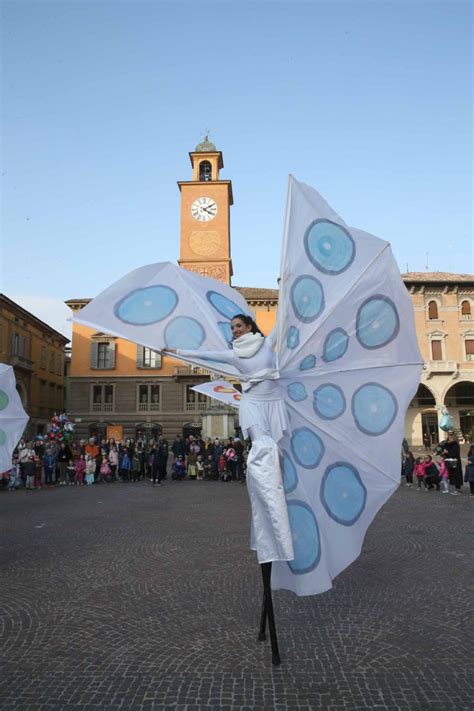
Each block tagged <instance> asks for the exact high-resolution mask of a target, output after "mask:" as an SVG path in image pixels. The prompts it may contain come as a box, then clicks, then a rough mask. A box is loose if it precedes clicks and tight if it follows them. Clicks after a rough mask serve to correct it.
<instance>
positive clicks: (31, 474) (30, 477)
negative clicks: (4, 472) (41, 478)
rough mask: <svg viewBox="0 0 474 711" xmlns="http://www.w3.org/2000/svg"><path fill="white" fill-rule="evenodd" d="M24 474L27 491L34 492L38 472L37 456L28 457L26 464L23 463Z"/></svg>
mask: <svg viewBox="0 0 474 711" xmlns="http://www.w3.org/2000/svg"><path fill="white" fill-rule="evenodd" d="M23 472H24V475H25V489H26V490H27V491H29V490H30V489H31V490H32V491H33V489H34V486H35V472H36V463H35V455H34V454H33V453H32V454H31V455H30V456H29V457H28V459H27V460H26V461H25V462H23Z"/></svg>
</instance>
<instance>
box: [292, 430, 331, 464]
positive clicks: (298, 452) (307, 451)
mask: <svg viewBox="0 0 474 711" xmlns="http://www.w3.org/2000/svg"><path fill="white" fill-rule="evenodd" d="M291 451H292V453H293V456H294V458H295V459H296V461H297V462H298V464H299V465H300V466H302V467H304V469H313V468H314V467H317V466H318V464H319V462H320V461H321V459H322V458H323V456H324V444H323V441H322V439H321V438H320V437H318V435H317V434H316V433H315V432H313V431H312V430H310V429H308V427H300V428H299V429H297V430H294V432H293V434H292V436H291Z"/></svg>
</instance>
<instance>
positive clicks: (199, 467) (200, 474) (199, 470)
mask: <svg viewBox="0 0 474 711" xmlns="http://www.w3.org/2000/svg"><path fill="white" fill-rule="evenodd" d="M196 474H197V477H196V478H197V480H198V481H202V480H203V479H204V462H203V461H202V454H198V458H197V462H196Z"/></svg>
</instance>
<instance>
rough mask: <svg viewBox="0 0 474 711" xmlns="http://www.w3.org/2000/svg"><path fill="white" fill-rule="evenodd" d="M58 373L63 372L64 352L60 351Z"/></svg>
mask: <svg viewBox="0 0 474 711" xmlns="http://www.w3.org/2000/svg"><path fill="white" fill-rule="evenodd" d="M57 373H58V375H62V374H63V354H62V353H58V370H57Z"/></svg>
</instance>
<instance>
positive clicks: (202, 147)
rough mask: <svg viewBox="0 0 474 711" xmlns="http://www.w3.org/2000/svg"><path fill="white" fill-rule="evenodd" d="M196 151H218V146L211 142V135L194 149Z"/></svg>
mask: <svg viewBox="0 0 474 711" xmlns="http://www.w3.org/2000/svg"><path fill="white" fill-rule="evenodd" d="M194 152H195V153H217V148H216V147H215V145H214V144H213V143H211V142H210V140H209V136H205V137H204V141H203V142H202V143H198V144H197V146H196V149H195V151H194Z"/></svg>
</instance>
